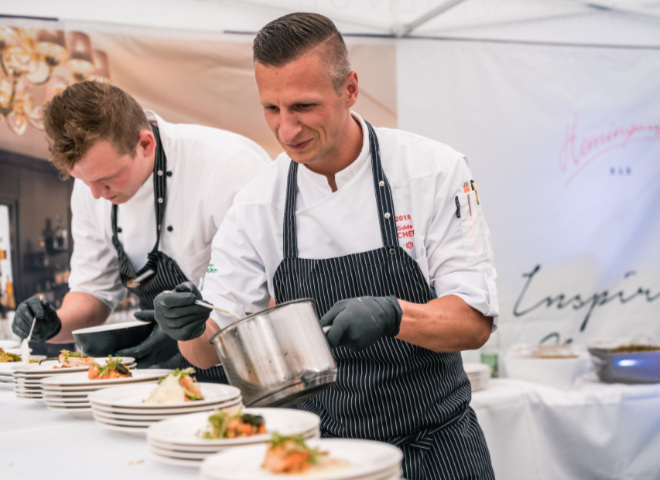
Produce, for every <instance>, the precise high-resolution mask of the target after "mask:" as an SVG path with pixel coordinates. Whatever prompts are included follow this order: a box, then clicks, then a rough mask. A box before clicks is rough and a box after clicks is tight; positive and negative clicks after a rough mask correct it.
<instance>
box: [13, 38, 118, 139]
mask: <svg viewBox="0 0 660 480" xmlns="http://www.w3.org/2000/svg"><path fill="white" fill-rule="evenodd" d="M0 67H1V68H0V122H1V121H2V119H3V118H4V119H5V120H6V122H7V126H8V127H9V129H10V130H11V131H12V132H14V133H16V134H18V135H21V134H23V133H24V132H25V130H26V128H27V126H28V124H29V125H32V126H33V127H35V128H38V129H43V105H44V104H45V103H46V102H47V101H48V100H50V99H51V98H53V96H55V95H56V94H57V93H59V92H61V91H62V90H64V89H65V88H66V87H67V86H68V85H71V84H72V83H77V82H82V81H84V80H96V81H108V80H109V79H110V70H109V68H108V57H107V55H106V54H105V52H102V51H100V50H93V49H92V44H91V41H90V39H89V36H88V35H87V34H85V33H83V32H64V31H62V30H48V29H41V30H35V29H26V28H17V27H9V26H2V25H0ZM35 98H36V99H37V100H35Z"/></svg>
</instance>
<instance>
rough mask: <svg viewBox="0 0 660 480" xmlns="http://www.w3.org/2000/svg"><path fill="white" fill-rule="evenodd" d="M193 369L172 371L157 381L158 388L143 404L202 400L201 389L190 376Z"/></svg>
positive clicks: (193, 371)
mask: <svg viewBox="0 0 660 480" xmlns="http://www.w3.org/2000/svg"><path fill="white" fill-rule="evenodd" d="M194 373H195V369H194V368H192V367H188V368H185V369H183V370H182V369H178V368H177V369H176V370H172V371H171V372H170V373H169V374H168V375H166V376H164V377H161V378H160V379H158V387H156V389H155V390H154V391H153V392H151V394H149V396H148V397H147V399H146V400H145V401H144V403H179V402H191V401H195V400H204V396H203V395H202V388H201V386H200V384H199V383H197V380H196V379H195V377H193V376H192V375H193V374H194Z"/></svg>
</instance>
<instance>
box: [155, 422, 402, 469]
mask: <svg viewBox="0 0 660 480" xmlns="http://www.w3.org/2000/svg"><path fill="white" fill-rule="evenodd" d="M153 428H155V427H153ZM269 428H270V427H269ZM273 443H275V445H273ZM280 449H281V450H280ZM402 458H403V453H402V451H401V450H400V449H399V448H398V447H395V446H393V445H389V444H387V443H383V442H375V441H371V440H357V439H345V438H330V439H328V438H325V439H306V440H304V441H303V442H300V441H299V440H297V439H296V438H295V437H294V438H292V437H280V438H279V439H276V441H275V442H272V441H271V443H270V444H268V445H266V444H257V445H246V446H242V447H240V448H234V449H225V450H222V451H220V452H218V453H215V454H213V455H210V456H208V457H206V458H205V459H204V460H203V462H202V465H201V468H200V474H201V477H202V479H204V480H283V479H285V478H287V479H292V480H293V479H303V478H313V479H315V480H357V479H365V480H366V479H369V480H386V479H387V480H392V479H399V478H401V473H402V472H401V460H402Z"/></svg>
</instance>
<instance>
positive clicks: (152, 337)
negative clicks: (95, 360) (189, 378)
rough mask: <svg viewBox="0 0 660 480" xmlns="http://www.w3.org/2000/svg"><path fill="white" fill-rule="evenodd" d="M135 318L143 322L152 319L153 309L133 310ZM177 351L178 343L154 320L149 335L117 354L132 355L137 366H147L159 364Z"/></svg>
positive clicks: (122, 355)
mask: <svg viewBox="0 0 660 480" xmlns="http://www.w3.org/2000/svg"><path fill="white" fill-rule="evenodd" d="M134 315H135V318H137V319H138V320H142V321H145V322H153V321H154V311H153V310H141V311H139V312H135V314H134ZM177 353H179V344H178V343H177V341H176V340H174V339H173V338H171V337H170V336H169V335H167V334H166V333H165V332H163V331H162V330H161V329H160V327H159V326H158V324H157V323H155V322H154V329H153V330H152V331H151V333H150V334H149V336H148V337H147V338H145V339H144V341H142V343H139V344H138V345H135V346H134V347H130V348H124V349H123V350H119V351H118V352H117V355H118V356H120V357H133V358H134V359H135V361H136V363H137V367H138V368H147V367H151V366H153V365H160V364H162V363H164V362H166V361H168V360H169V359H170V358H172V357H173V356H174V355H176V354H177Z"/></svg>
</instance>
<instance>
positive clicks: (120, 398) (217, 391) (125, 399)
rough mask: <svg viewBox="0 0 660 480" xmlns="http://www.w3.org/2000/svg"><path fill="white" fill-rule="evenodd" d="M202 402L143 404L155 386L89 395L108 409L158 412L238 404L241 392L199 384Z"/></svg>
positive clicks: (136, 386) (123, 388)
mask: <svg viewBox="0 0 660 480" xmlns="http://www.w3.org/2000/svg"><path fill="white" fill-rule="evenodd" d="M199 385H200V387H201V390H202V395H203V396H204V400H195V401H192V402H176V403H167V404H163V403H158V404H154V403H144V401H145V400H146V399H147V398H148V397H149V395H150V394H151V392H153V391H154V390H155V389H156V388H157V386H154V385H152V384H149V385H130V386H124V387H118V388H112V389H108V390H103V391H100V392H97V393H94V395H90V401H92V402H94V403H95V404H97V405H106V406H108V407H125V408H126V407H129V408H131V409H144V410H158V409H167V408H172V407H180V408H190V407H198V406H202V405H208V406H212V405H214V404H218V403H226V402H229V401H234V402H236V403H237V402H239V401H240V399H241V391H240V390H239V389H238V388H236V387H232V386H231V385H223V384H219V383H200V384H199Z"/></svg>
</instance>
